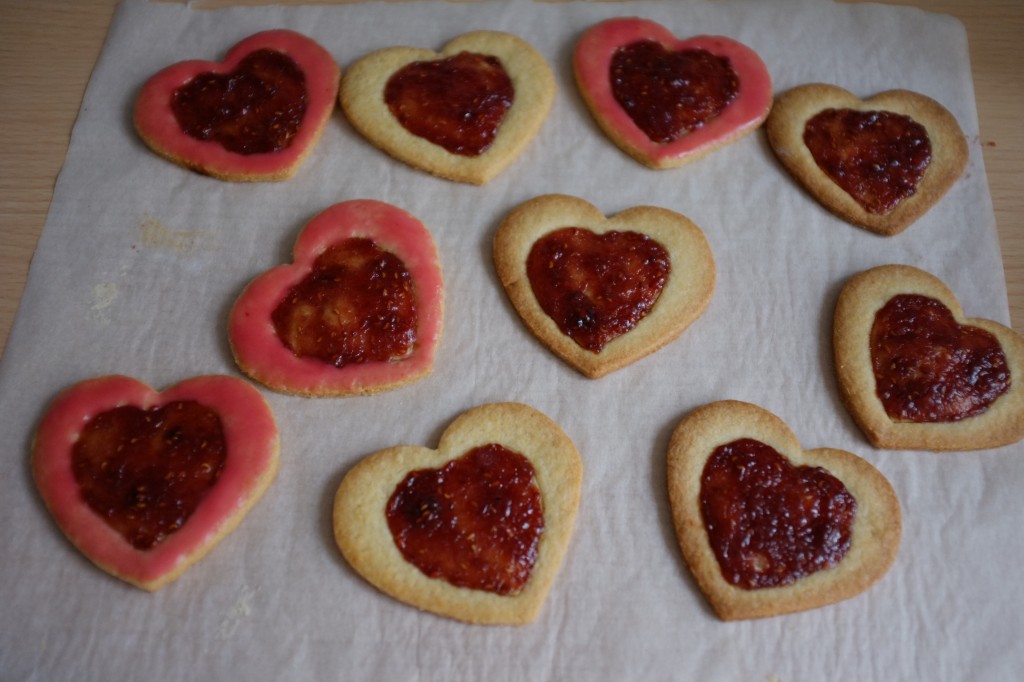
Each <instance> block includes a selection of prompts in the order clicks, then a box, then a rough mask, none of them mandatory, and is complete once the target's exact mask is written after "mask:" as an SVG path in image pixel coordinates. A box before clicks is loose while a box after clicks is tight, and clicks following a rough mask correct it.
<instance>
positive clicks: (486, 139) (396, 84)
mask: <svg viewBox="0 0 1024 682" xmlns="http://www.w3.org/2000/svg"><path fill="white" fill-rule="evenodd" d="M514 95H515V93H514V90H513V87H512V80H511V79H510V78H509V76H508V74H507V73H506V72H505V67H503V66H502V64H501V61H500V60H498V58H497V57H492V56H489V55H482V54H475V53H471V52H460V53H458V54H456V55H454V56H452V57H447V58H445V59H439V60H437V61H431V62H413V63H412V64H409V65H407V66H405V67H403V68H401V69H399V70H398V71H397V72H395V74H394V75H393V76H392V77H391V78H390V79H389V80H388V82H387V85H386V86H385V88H384V101H385V102H386V103H387V105H388V108H389V109H390V110H391V113H392V114H393V115H394V116H395V118H396V119H398V122H399V123H401V124H402V126H403V127H404V128H405V129H406V130H408V131H409V132H410V133H412V134H413V135H416V136H418V137H422V138H424V139H426V140H429V141H430V142H433V143H434V144H437V145H440V146H441V147H444V148H445V149H447V150H448V151H449V152H451V153H452V154H459V155H462V156H478V155H480V154H482V153H483V152H485V151H487V149H488V148H489V147H490V146H491V143H493V142H494V137H495V135H497V132H498V127H499V126H500V125H501V122H502V121H503V120H504V118H505V112H506V111H508V109H509V107H511V106H512V101H513V99H514Z"/></svg>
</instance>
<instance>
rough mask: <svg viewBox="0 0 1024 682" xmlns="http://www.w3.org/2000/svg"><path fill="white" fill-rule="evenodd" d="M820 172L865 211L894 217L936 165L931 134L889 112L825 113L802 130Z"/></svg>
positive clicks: (818, 115) (907, 117)
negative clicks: (932, 162)
mask: <svg viewBox="0 0 1024 682" xmlns="http://www.w3.org/2000/svg"><path fill="white" fill-rule="evenodd" d="M804 144H806V145H807V148H808V150H810V152H811V156H813V157H814V160H815V162H816V163H817V164H818V167H819V168H821V170H822V171H824V173H825V174H826V175H828V176H829V177H830V178H831V179H832V181H833V182H835V183H836V184H837V185H839V186H840V187H841V188H842V189H843V190H844V191H845V192H846V193H847V194H849V195H850V196H851V197H853V199H854V200H855V201H856V202H857V203H858V204H860V205H861V206H862V207H863V208H864V210H865V211H867V212H868V213H874V214H884V213H888V212H889V211H892V210H893V209H894V208H896V206H898V205H899V204H900V202H902V201H903V200H904V199H906V198H907V197H910V196H912V195H913V194H914V193H915V192H916V191H917V186H918V183H920V182H921V178H923V177H924V173H925V171H926V170H927V169H928V164H929V163H931V159H932V145H931V141H930V140H929V139H928V131H926V130H925V128H924V126H922V125H921V124H920V123H917V122H916V121H915V120H914V119H912V118H910V117H909V116H904V115H902V114H895V113H892V112H889V111H855V110H853V109H825V110H824V111H821V112H819V113H817V114H815V115H814V116H813V117H811V118H810V119H809V120H808V121H807V124H806V125H805V127H804Z"/></svg>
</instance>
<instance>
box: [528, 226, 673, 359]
mask: <svg viewBox="0 0 1024 682" xmlns="http://www.w3.org/2000/svg"><path fill="white" fill-rule="evenodd" d="M671 270H672V264H671V258H670V257H669V254H668V251H666V250H665V248H664V247H663V246H662V245H661V244H659V243H658V242H656V241H655V240H653V239H651V238H650V237H648V236H647V235H645V234H640V233H637V232H606V233H604V234H602V235H598V234H595V233H594V232H591V231H590V230H586V229H583V228H579V227H566V228H563V229H560V230H556V231H554V232H552V233H550V234H547V235H545V236H544V237H542V238H540V239H538V240H537V241H536V243H534V245H533V247H532V248H531V249H530V254H529V256H527V260H526V273H527V276H528V277H529V279H530V286H531V287H532V288H533V293H534V296H536V298H537V302H538V303H539V304H540V307H541V309H543V310H544V312H545V313H547V314H548V316H550V317H551V319H552V320H554V321H555V324H556V325H558V328H559V329H560V330H561V331H562V333H563V334H566V335H567V336H568V337H569V338H571V339H572V340H573V341H575V342H576V343H578V344H579V345H580V346H582V347H583V348H585V349H587V350H589V351H591V352H594V353H599V352H601V349H602V348H604V346H605V345H606V344H607V343H608V342H609V341H611V340H612V339H615V338H616V337H618V336H621V335H622V334H625V333H626V332H628V331H629V330H630V329H632V328H633V327H635V326H636V324H637V322H639V321H640V320H641V319H643V318H644V317H645V316H646V315H647V314H648V313H649V312H650V311H651V309H652V308H653V307H654V304H655V303H656V302H657V300H658V296H660V295H661V290H662V289H663V288H664V286H665V283H666V282H667V281H668V277H669V274H670V272H671Z"/></svg>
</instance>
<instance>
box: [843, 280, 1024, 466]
mask: <svg viewBox="0 0 1024 682" xmlns="http://www.w3.org/2000/svg"><path fill="white" fill-rule="evenodd" d="M898 294H920V295H923V296H928V297H930V298H934V299H937V300H939V301H941V302H942V303H943V304H945V305H946V307H947V308H949V309H950V311H951V312H952V313H953V317H954V319H956V321H957V322H958V323H959V324H961V325H970V326H974V327H980V328H981V329H984V330H986V331H988V332H989V333H991V334H993V335H994V336H995V337H996V339H997V340H998V341H999V344H1000V345H1001V346H1002V349H1003V352H1004V353H1005V354H1006V362H1007V367H1008V368H1009V370H1010V380H1011V383H1010V389H1009V390H1008V391H1007V392H1006V393H1004V394H1003V395H1002V396H1000V397H999V398H998V399H996V401H995V402H994V403H993V404H992V405H991V406H990V407H989V408H988V409H987V410H986V411H985V412H982V413H981V414H978V415H975V416H973V417H968V418H966V419H962V420H960V421H957V422H946V423H931V424H926V423H921V424H918V423H913V422H900V421H894V420H893V419H891V418H890V417H889V415H887V414H886V412H885V409H884V408H883V406H882V402H881V400H879V398H878V395H877V393H876V390H875V375H874V371H873V369H872V365H871V348H870V338H871V327H872V325H873V324H874V321H875V315H876V314H877V313H878V311H879V310H880V309H881V308H882V307H883V306H884V305H885V304H886V303H887V302H888V301H889V300H890V299H891V298H892V297H893V296H896V295H898ZM832 344H833V349H834V360H835V367H836V378H837V379H838V383H839V391H840V394H841V396H842V399H843V402H844V403H845V405H846V407H847V409H848V410H849V412H850V415H851V416H852V417H853V419H854V421H856V422H857V425H858V426H859V427H860V429H861V430H862V431H863V432H864V435H866V436H867V438H868V440H869V441H871V443H872V444H873V445H875V447H879V448H888V449H893V450H902V449H907V450H982V449H987V448H994V447H999V446H1002V445H1008V444H1010V443H1015V442H1017V441H1019V440H1021V439H1022V438H1024V386H1022V385H1021V384H1022V381H1024V338H1022V337H1021V336H1020V335H1019V334H1017V333H1016V332H1014V331H1013V330H1012V329H1010V328H1009V327H1004V326H1003V325H1001V324H999V323H997V322H993V321H991V320H983V319H979V318H967V317H965V316H964V312H963V309H962V308H961V307H960V303H959V301H957V299H956V296H955V295H954V294H953V292H952V291H951V290H950V289H949V287H947V286H946V284H945V283H944V282H942V281H941V280H940V279H938V278H937V277H935V276H934V275H932V274H930V273H928V272H925V271H924V270H920V269H918V268H914V267H911V266H908V265H882V266H879V267H876V268H872V269H870V270H865V271H864V272H861V273H858V274H857V275H854V276H853V277H852V278H851V279H850V280H849V281H848V282H847V283H846V284H845V285H844V286H843V289H842V291H841V292H840V294H839V300H838V301H837V303H836V310H835V316H834V319H833V334H832Z"/></svg>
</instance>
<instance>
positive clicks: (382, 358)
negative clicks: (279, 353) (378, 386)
mask: <svg viewBox="0 0 1024 682" xmlns="http://www.w3.org/2000/svg"><path fill="white" fill-rule="evenodd" d="M417 320H418V315H417V311H416V294H415V287H414V286H413V281H412V275H411V274H410V273H409V270H408V269H406V267H405V264H404V263H403V262H402V260H401V259H400V258H398V256H396V255H394V254H393V253H389V252H387V251H384V250H383V249H381V248H380V247H378V246H377V245H376V244H375V243H374V242H373V241H372V240H370V239H364V238H361V237H352V238H349V239H346V240H345V241H343V242H341V243H339V244H335V245H334V246H331V247H329V248H328V249H326V250H325V251H324V252H323V253H322V254H321V255H320V256H319V257H318V258H317V259H316V261H314V263H313V269H312V270H311V271H310V273H309V274H308V275H306V277H305V279H303V280H302V281H301V282H299V283H298V284H297V285H295V286H294V287H293V288H292V289H291V290H290V291H289V292H288V294H287V296H285V298H284V299H283V300H282V301H281V302H280V303H279V304H278V306H277V308H275V309H274V312H273V313H271V321H272V323H273V325H274V329H275V330H276V331H277V336H278V338H280V339H281V341H282V343H284V345H286V346H287V347H288V348H290V349H291V351H292V352H293V353H295V355H297V356H299V357H312V358H318V359H320V360H323V361H324V362H327V363H329V364H332V365H334V366H335V367H344V366H346V365H352V364H359V363H365V362H389V361H395V360H401V359H402V358H404V357H407V356H408V355H409V354H410V353H412V351H413V346H414V345H415V343H416V324H417Z"/></svg>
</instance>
